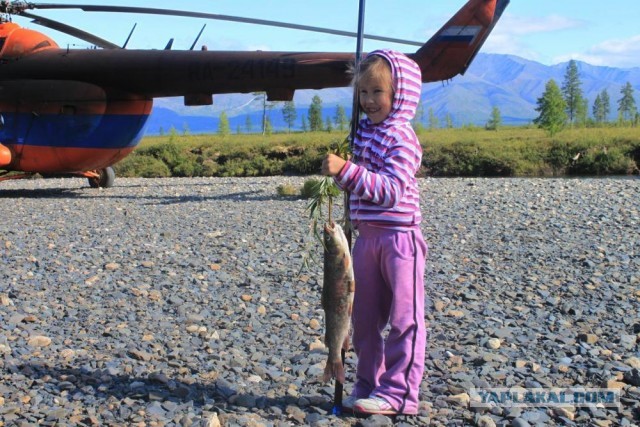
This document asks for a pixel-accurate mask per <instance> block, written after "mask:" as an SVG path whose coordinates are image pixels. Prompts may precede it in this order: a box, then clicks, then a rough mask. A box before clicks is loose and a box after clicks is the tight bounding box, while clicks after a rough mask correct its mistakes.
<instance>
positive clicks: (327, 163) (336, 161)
mask: <svg viewBox="0 0 640 427" xmlns="http://www.w3.org/2000/svg"><path fill="white" fill-rule="evenodd" d="M345 164H347V161H346V160H345V159H343V158H342V157H340V156H337V155H335V154H327V157H325V158H324V160H323V161H322V168H320V173H321V174H322V175H327V176H336V175H338V174H339V173H340V171H341V170H342V168H343V167H344V165H345Z"/></svg>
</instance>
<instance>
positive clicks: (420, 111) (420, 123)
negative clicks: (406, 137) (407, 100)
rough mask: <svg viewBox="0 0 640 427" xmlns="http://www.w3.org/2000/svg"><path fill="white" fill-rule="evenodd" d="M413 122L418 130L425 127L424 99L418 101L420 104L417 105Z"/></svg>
mask: <svg viewBox="0 0 640 427" xmlns="http://www.w3.org/2000/svg"><path fill="white" fill-rule="evenodd" d="M411 124H412V125H413V128H414V129H416V130H422V129H424V104H423V103H422V99H420V100H419V101H418V106H417V107H416V115H415V116H414V117H413V120H412V121H411Z"/></svg>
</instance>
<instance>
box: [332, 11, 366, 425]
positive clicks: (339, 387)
mask: <svg viewBox="0 0 640 427" xmlns="http://www.w3.org/2000/svg"><path fill="white" fill-rule="evenodd" d="M364 9H365V0H359V6H358V34H357V37H356V52H355V59H354V73H355V74H354V75H355V76H357V75H358V71H359V67H360V57H361V56H362V41H363V39H364ZM359 117H360V102H359V99H358V91H357V90H356V88H355V87H354V88H353V104H352V109H351V133H350V136H349V148H350V150H349V151H350V152H353V144H354V140H355V138H356V132H357V130H358V119H359ZM344 202H345V203H344V209H345V217H346V223H345V234H346V237H347V243H348V245H349V250H351V225H350V224H349V193H348V192H345V194H344ZM340 356H341V359H342V365H343V366H344V361H345V357H346V350H345V348H344V347H343V348H342V349H341V351H340ZM343 389H344V384H342V383H341V382H340V381H338V380H337V379H336V382H335V387H334V395H333V410H332V412H333V414H334V415H342V393H343Z"/></svg>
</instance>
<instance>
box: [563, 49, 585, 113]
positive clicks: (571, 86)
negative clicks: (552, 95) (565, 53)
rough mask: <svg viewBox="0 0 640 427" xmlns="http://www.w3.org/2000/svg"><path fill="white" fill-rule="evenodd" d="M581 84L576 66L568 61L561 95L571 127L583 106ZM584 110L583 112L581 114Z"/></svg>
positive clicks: (573, 62) (572, 61) (574, 62)
mask: <svg viewBox="0 0 640 427" xmlns="http://www.w3.org/2000/svg"><path fill="white" fill-rule="evenodd" d="M580 86H582V82H581V81H580V76H579V74H578V66H577V65H576V61H574V60H573V59H572V60H571V61H569V65H567V70H566V72H565V74H564V82H563V83H562V95H563V96H564V101H565V103H566V104H567V107H566V108H567V115H568V116H569V123H571V124H572V125H573V124H574V123H576V121H577V119H578V113H579V110H580V109H581V108H582V107H583V106H584V101H583V96H582V89H581V87H580ZM585 112H586V110H583V114H584V113H585Z"/></svg>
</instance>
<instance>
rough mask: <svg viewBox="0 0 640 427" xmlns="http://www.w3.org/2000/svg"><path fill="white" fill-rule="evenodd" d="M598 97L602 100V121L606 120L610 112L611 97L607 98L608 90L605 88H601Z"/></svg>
mask: <svg viewBox="0 0 640 427" xmlns="http://www.w3.org/2000/svg"><path fill="white" fill-rule="evenodd" d="M600 99H601V101H602V117H603V119H604V120H603V121H604V122H608V121H609V114H611V98H609V92H607V90H606V89H602V92H600Z"/></svg>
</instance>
